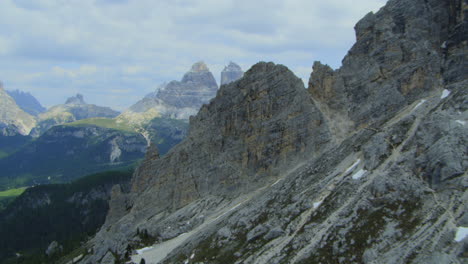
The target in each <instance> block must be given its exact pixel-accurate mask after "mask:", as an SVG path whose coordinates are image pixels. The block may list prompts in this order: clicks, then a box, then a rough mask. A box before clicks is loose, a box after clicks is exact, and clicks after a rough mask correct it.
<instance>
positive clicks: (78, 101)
mask: <svg viewBox="0 0 468 264" xmlns="http://www.w3.org/2000/svg"><path fill="white" fill-rule="evenodd" d="M65 104H86V102H85V100H84V98H83V95H82V94H79V93H78V94H76V95H75V96H72V97H69V98H68V99H67V101H66V102H65Z"/></svg>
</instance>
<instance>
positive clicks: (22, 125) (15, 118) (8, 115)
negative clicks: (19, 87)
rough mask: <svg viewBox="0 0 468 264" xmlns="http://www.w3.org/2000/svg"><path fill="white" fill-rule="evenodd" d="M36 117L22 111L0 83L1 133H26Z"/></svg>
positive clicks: (32, 125)
mask: <svg viewBox="0 0 468 264" xmlns="http://www.w3.org/2000/svg"><path fill="white" fill-rule="evenodd" d="M35 125H36V119H35V118H34V117H33V116H31V115H30V114H28V113H26V112H24V111H23V110H22V109H21V108H20V107H19V106H18V105H17V104H16V102H15V100H14V99H13V98H12V97H11V96H10V95H8V93H7V92H6V91H5V89H4V88H3V85H2V83H0V132H1V133H2V135H16V134H21V135H28V134H29V132H30V131H31V129H32V128H33V127H34V126H35Z"/></svg>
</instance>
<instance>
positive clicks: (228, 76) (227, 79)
mask: <svg viewBox="0 0 468 264" xmlns="http://www.w3.org/2000/svg"><path fill="white" fill-rule="evenodd" d="M243 75H244V72H243V71H242V69H241V67H240V66H239V65H237V64H236V63H234V62H232V61H231V62H230V63H229V65H228V66H226V67H224V70H223V71H222V72H221V85H224V84H228V83H231V82H233V81H237V80H238V79H240V78H242V76H243Z"/></svg>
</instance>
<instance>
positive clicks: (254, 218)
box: [84, 0, 468, 264]
mask: <svg viewBox="0 0 468 264" xmlns="http://www.w3.org/2000/svg"><path fill="white" fill-rule="evenodd" d="M466 7H467V5H466V1H456V0H450V1H438V0H390V1H389V2H388V3H387V5H386V6H385V7H383V8H382V9H381V10H380V11H379V12H377V13H376V14H373V13H370V14H368V15H366V17H364V18H363V19H362V20H361V21H360V22H359V23H358V24H357V25H356V38H357V42H356V44H355V45H354V46H353V47H352V48H351V50H350V51H349V53H348V55H347V56H346V57H345V59H344V60H343V66H342V67H341V68H340V69H338V70H332V69H331V68H330V67H328V66H326V65H323V64H320V63H314V73H312V75H311V79H310V85H309V89H308V91H306V90H305V89H303V87H302V84H301V81H300V80H299V79H298V78H297V77H295V76H294V75H293V74H292V73H291V72H289V70H287V68H285V67H284V66H281V65H274V64H273V63H258V64H256V65H254V66H253V67H252V68H251V69H250V70H249V71H247V72H246V73H245V75H244V77H243V78H242V79H240V80H238V81H236V82H233V83H230V84H228V85H223V86H222V87H221V88H220V90H219V91H218V93H217V96H216V98H215V99H213V100H211V101H210V103H209V104H207V105H204V106H202V108H201V109H200V111H199V113H198V114H197V115H196V116H194V117H192V118H191V119H190V130H189V135H188V137H187V138H186V139H185V140H184V141H183V142H182V143H181V144H179V145H178V146H177V147H175V148H174V149H173V150H172V151H171V152H169V153H168V154H167V155H166V156H164V157H162V158H160V159H156V160H154V161H150V160H148V159H147V160H146V161H145V162H144V163H143V165H142V166H141V167H140V168H139V169H138V171H137V172H136V173H135V174H134V177H133V179H132V189H131V190H130V191H129V192H128V193H126V194H125V195H126V196H127V197H128V198H129V199H130V200H131V201H132V208H131V209H130V210H129V212H128V213H127V214H126V215H124V216H122V217H121V218H120V219H119V220H118V221H116V222H115V223H114V224H112V225H111V226H109V227H108V228H107V229H106V230H101V232H99V233H98V234H97V235H96V237H95V238H94V239H93V240H92V241H91V242H90V243H91V244H92V245H93V246H94V250H95V254H96V255H95V256H90V257H88V258H87V260H86V261H87V262H84V263H93V261H95V260H96V259H99V258H102V256H104V255H105V254H106V252H107V250H108V249H111V250H113V252H120V254H123V252H125V248H126V247H127V246H128V245H138V246H141V247H142V245H140V244H138V243H139V241H137V240H135V239H133V238H132V237H134V234H135V227H138V226H139V227H144V228H145V230H148V232H149V233H150V234H152V235H154V237H155V243H156V244H155V245H154V248H153V249H151V250H152V252H153V254H161V253H164V259H163V260H162V261H161V262H160V263H163V264H164V263H177V261H180V260H181V259H187V258H189V257H190V256H192V254H193V256H194V259H193V262H195V263H252V264H253V263H255V264H266V263H369V264H377V263H392V264H393V263H395V264H396V263H465V262H466V253H465V252H466V248H467V244H466V243H467V242H466V241H467V239H466V238H465V239H464V240H463V239H455V238H456V237H455V234H456V231H457V230H459V228H462V227H466V226H467V223H468V216H467V213H466V212H467V204H466V200H467V186H468V176H467V171H468V160H467V158H466V157H467V156H468V153H467V150H466V145H467V143H466V141H467V140H468V138H467V135H468V132H467V128H466V122H468V116H467V115H468V112H467V110H468V109H467V102H468V89H466V88H467V87H468V80H467V72H466V61H467V60H466V56H467V53H466V49H467V41H466V38H467V36H468V34H466V29H467V17H466V16H465V15H464V14H465V13H466ZM309 95H310V96H309ZM194 222H195V224H193V223H194ZM272 227H275V228H272ZM281 231H284V233H282V232H281ZM272 232H273V233H272ZM267 238H268V239H267ZM166 240H169V241H166ZM165 242H166V243H165ZM170 244H171V245H174V246H173V247H171V248H168V247H167V245H170ZM166 251H171V252H170V253H169V254H168V255H167V256H166V255H165V254H166V253H167V252H166Z"/></svg>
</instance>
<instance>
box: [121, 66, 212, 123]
mask: <svg viewBox="0 0 468 264" xmlns="http://www.w3.org/2000/svg"><path fill="white" fill-rule="evenodd" d="M217 90H218V85H217V84H216V80H215V79H214V77H213V74H211V72H210V71H209V69H208V67H207V66H206V64H205V63H204V62H197V63H195V64H194V65H192V68H191V69H190V71H189V72H187V73H186V74H185V75H184V76H183V78H182V80H181V81H171V82H169V83H167V84H165V85H163V86H161V87H160V88H159V90H158V91H157V92H156V93H151V94H149V95H148V96H146V97H145V98H143V99H142V100H140V101H138V102H137V103H136V104H134V105H133V106H131V107H130V108H129V109H128V110H126V111H125V112H124V113H122V115H120V116H119V118H120V119H122V120H126V121H127V122H130V123H132V122H133V123H136V124H139V125H142V124H145V123H147V122H148V121H149V120H151V119H153V118H155V117H165V118H175V119H184V120H188V118H189V117H190V116H192V115H195V114H196V113H197V112H198V110H199V109H200V107H201V106H202V105H203V104H205V103H208V102H209V100H210V99H212V98H213V97H214V96H215V95H216V91H217Z"/></svg>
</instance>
